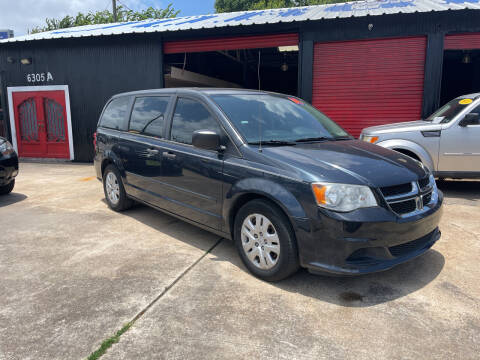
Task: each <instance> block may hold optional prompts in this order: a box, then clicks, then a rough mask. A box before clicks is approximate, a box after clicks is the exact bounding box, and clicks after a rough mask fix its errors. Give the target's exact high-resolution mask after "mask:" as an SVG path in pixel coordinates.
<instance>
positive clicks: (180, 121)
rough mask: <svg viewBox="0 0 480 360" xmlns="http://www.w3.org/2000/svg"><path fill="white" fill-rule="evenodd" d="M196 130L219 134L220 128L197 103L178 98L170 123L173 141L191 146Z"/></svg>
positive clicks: (203, 107)
mask: <svg viewBox="0 0 480 360" xmlns="http://www.w3.org/2000/svg"><path fill="white" fill-rule="evenodd" d="M196 130H212V131H216V132H217V133H219V134H220V132H221V130H220V126H219V125H218V123H217V121H216V120H215V119H214V118H213V117H212V115H211V114H210V112H209V111H208V110H207V109H206V108H205V106H203V105H202V104H200V103H199V102H198V101H195V100H191V99H184V98H180V99H178V101H177V106H176V108H175V113H174V115H173V122H172V135H171V138H172V140H174V141H177V142H180V143H183V144H191V143H192V135H193V132H194V131H196Z"/></svg>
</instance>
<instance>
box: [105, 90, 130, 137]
mask: <svg viewBox="0 0 480 360" xmlns="http://www.w3.org/2000/svg"><path fill="white" fill-rule="evenodd" d="M129 104H130V98H129V97H121V98H118V99H114V100H112V101H111V102H110V103H109V104H108V105H107V108H106V109H105V111H104V112H103V116H102V119H101V120H100V126H103V127H106V128H110V129H116V130H127V111H128V110H129V109H128V105H129Z"/></svg>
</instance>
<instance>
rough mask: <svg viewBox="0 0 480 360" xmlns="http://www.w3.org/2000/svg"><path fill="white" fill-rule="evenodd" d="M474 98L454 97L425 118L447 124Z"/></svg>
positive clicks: (436, 122)
mask: <svg viewBox="0 0 480 360" xmlns="http://www.w3.org/2000/svg"><path fill="white" fill-rule="evenodd" d="M472 102H473V99H467V98H464V99H459V98H457V99H453V100H451V101H449V102H448V103H446V104H445V105H443V106H442V107H441V108H440V109H438V110H437V111H435V112H434V113H433V114H432V115H430V116H429V117H428V118H426V119H425V121H430V122H433V123H435V124H446V123H449V122H450V121H452V120H453V118H454V117H455V116H457V115H458V114H459V113H460V112H461V111H462V110H463V109H465V108H466V107H467V106H469V105H470V104H471V103H472Z"/></svg>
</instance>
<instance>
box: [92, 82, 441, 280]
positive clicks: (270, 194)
mask: <svg viewBox="0 0 480 360" xmlns="http://www.w3.org/2000/svg"><path fill="white" fill-rule="evenodd" d="M95 151H96V154H95V168H96V172H97V176H98V178H99V179H101V180H102V181H103V185H104V190H105V196H106V200H107V202H108V205H109V206H110V207H111V208H112V209H113V210H116V211H121V210H125V209H127V208H128V207H129V206H131V204H132V201H139V202H142V203H145V204H148V205H150V206H152V207H155V208H157V209H160V210H162V211H165V212H167V213H169V214H171V215H174V216H176V217H179V218H181V219H183V220H186V221H188V222H191V223H193V224H195V225H197V226H199V227H201V228H203V229H206V230H209V231H211V232H213V233H216V234H218V235H220V236H222V237H225V238H228V239H232V240H234V241H235V244H236V246H237V248H238V251H239V253H240V256H241V258H242V260H243V262H244V263H245V265H246V266H247V268H248V269H249V270H250V271H251V272H252V273H253V274H255V275H256V276H258V277H260V278H262V279H265V280H269V281H274V280H280V279H283V278H285V277H287V276H289V275H291V274H292V273H294V272H295V271H296V270H297V269H298V268H299V267H300V266H301V267H305V268H308V269H309V270H310V271H312V272H322V273H324V272H328V273H335V274H348V275H352V274H362V273H369V272H374V271H380V270H385V269H388V268H391V267H393V266H394V265H397V264H399V263H402V262H404V261H406V260H409V259H412V258H414V257H416V256H418V255H420V254H422V253H424V252H425V251H427V250H428V249H429V248H430V247H431V246H432V245H433V244H434V243H435V241H437V240H438V239H439V237H440V231H439V229H438V223H439V221H440V216H441V205H442V201H443V195H442V193H441V192H440V191H438V190H437V187H436V184H435V180H434V178H433V176H432V174H431V173H430V172H429V170H428V169H427V168H425V167H424V166H423V165H422V164H421V163H420V162H418V161H416V160H413V159H412V158H410V157H408V156H405V155H402V154H400V153H398V152H394V151H391V150H388V149H384V148H382V147H379V146H376V145H372V144H369V143H365V142H363V141H358V140H355V139H353V138H352V137H351V136H350V135H348V134H347V133H346V132H345V131H344V130H343V129H342V128H341V127H340V126H338V125H337V124H336V123H335V122H333V121H332V120H330V119H329V118H328V117H327V116H325V115H324V114H322V113H321V112H319V111H318V110H316V109H315V108H313V107H312V106H311V105H309V104H307V103H306V102H305V101H303V100H301V99H299V98H297V97H293V96H286V95H280V94H275V93H267V92H263V91H253V90H237V89H160V90H148V91H139V92H131V93H125V94H119V95H116V96H114V97H113V98H112V99H111V100H110V101H109V102H108V103H107V104H106V106H105V108H104V110H103V113H102V115H101V117H100V121H99V124H98V129H97V132H96V141H95Z"/></svg>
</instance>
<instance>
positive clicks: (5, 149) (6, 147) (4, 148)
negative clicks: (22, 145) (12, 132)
mask: <svg viewBox="0 0 480 360" xmlns="http://www.w3.org/2000/svg"><path fill="white" fill-rule="evenodd" d="M11 153H13V146H12V144H10V142H8V141H3V142H0V154H2V155H3V156H7V155H10V154H11Z"/></svg>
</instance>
